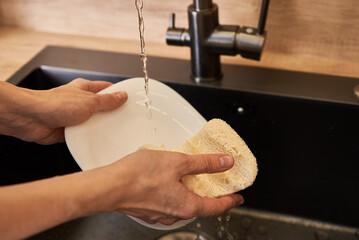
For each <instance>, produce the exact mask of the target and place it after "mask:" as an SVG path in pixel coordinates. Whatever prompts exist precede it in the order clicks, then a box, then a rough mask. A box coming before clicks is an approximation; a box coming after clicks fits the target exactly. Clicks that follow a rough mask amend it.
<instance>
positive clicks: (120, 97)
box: [0, 79, 127, 144]
mask: <svg viewBox="0 0 359 240" xmlns="http://www.w3.org/2000/svg"><path fill="white" fill-rule="evenodd" d="M110 85H111V83H109V82H102V81H88V80H84V79H76V80H74V81H72V82H70V83H69V84H66V85H63V86H60V87H57V88H53V89H50V90H42V91H36V90H30V89H25V88H19V87H16V86H13V85H11V84H9V83H1V85H0V87H1V89H0V100H1V101H0V133H1V134H5V135H10V136H14V137H17V138H20V139H23V140H25V141H29V142H37V143H40V144H52V143H56V142H62V141H64V127H66V126H71V125H76V124H79V123H81V122H84V121H86V120H87V119H89V118H90V117H91V116H92V115H93V114H94V113H96V112H97V111H106V110H112V109H115V108H118V107H120V106H121V105H122V104H124V103H125V102H126V100H127V94H126V93H125V92H116V93H111V94H96V93H97V92H99V91H100V90H102V89H104V88H107V87H109V86H110Z"/></svg>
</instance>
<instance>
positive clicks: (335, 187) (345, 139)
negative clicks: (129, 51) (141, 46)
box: [0, 47, 359, 239]
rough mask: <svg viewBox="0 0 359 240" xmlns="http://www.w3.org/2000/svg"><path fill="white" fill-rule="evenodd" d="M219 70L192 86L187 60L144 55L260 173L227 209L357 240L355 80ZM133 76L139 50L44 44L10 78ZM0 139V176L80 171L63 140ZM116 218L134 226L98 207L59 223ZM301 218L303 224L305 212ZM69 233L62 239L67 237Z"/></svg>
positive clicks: (42, 83)
mask: <svg viewBox="0 0 359 240" xmlns="http://www.w3.org/2000/svg"><path fill="white" fill-rule="evenodd" d="M223 71H224V74H225V78H224V79H223V80H222V82H221V83H216V84H201V85H198V84H195V83H192V82H191V81H190V79H189V63H188V62H187V61H182V60H174V59H164V58H156V57H152V58H151V57H149V72H150V76H151V77H152V78H155V79H157V80H161V81H163V82H165V83H166V84H168V85H169V86H171V87H172V88H173V89H175V90H176V91H177V92H178V93H180V94H181V95H182V96H183V97H184V98H185V99H187V101H189V102H190V103H191V104H192V105H193V106H194V107H195V108H196V109H197V110H198V111H199V112H200V113H201V114H202V115H203V116H204V117H205V118H206V119H208V120H209V119H212V118H221V119H224V120H225V121H227V122H228V123H229V124H230V125H231V126H232V127H233V128H234V129H235V130H236V131H237V132H238V133H239V135H240V136H241V137H242V138H243V139H244V140H245V141H246V142H247V144H248V146H249V147H250V148H251V150H252V152H253V154H254V155H255V156H256V157H257V162H258V168H259V173H258V177H257V179H256V181H255V183H254V185H253V186H252V187H250V188H248V189H247V190H245V191H243V192H242V194H243V195H244V197H245V200H246V201H245V204H244V206H243V207H240V208H239V209H237V210H235V211H234V214H235V216H236V214H239V215H238V218H240V216H241V214H242V215H245V214H248V212H245V213H243V210H241V209H244V211H254V212H257V211H259V212H263V211H264V212H265V213H267V214H269V215H266V216H269V217H268V219H271V220H273V219H276V221H277V220H278V219H282V218H278V217H274V218H271V217H270V216H274V215H275V216H278V214H279V215H280V216H282V215H283V216H288V217H290V218H291V217H294V218H298V217H299V218H300V219H308V222H311V221H319V222H321V223H326V224H329V225H328V226H335V227H333V228H331V229H332V230H333V229H340V228H339V226H341V227H343V228H345V229H346V230H347V229H351V230H350V231H349V232H348V233H350V234H348V235H345V236H344V235H343V236H342V235H341V237H339V238H338V236H337V235H336V236H337V238H336V239H358V235H356V236H355V234H358V231H359V218H358V214H359V100H358V99H357V98H356V97H355V95H354V94H353V88H354V86H355V85H357V84H359V79H354V78H344V77H334V76H326V75H316V74H308V73H299V72H289V71H278V70H271V69H264V68H254V67H244V66H232V65H224V67H223ZM141 75H142V74H141V67H140V59H139V57H138V56H134V55H126V54H116V53H109V52H97V51H88V50H78V49H70V48H58V47H48V48H46V49H45V50H44V51H43V52H41V53H40V54H39V55H38V56H37V57H35V58H34V59H33V60H32V61H31V62H30V63H28V64H27V65H26V66H24V67H23V68H22V69H21V70H20V71H19V72H18V73H16V74H15V75H14V76H13V77H12V78H10V79H9V82H11V83H14V84H17V85H19V86H22V87H26V88H32V89H48V88H52V87H56V86H59V85H62V84H66V83H68V82H69V81H71V80H72V79H75V78H79V77H81V78H86V79H90V80H107V81H111V82H114V83H115V82H118V81H121V80H123V79H127V78H129V77H131V76H136V77H137V76H141ZM0 144H1V146H2V149H3V150H2V151H1V153H0V159H1V161H2V167H1V169H0V184H1V185H5V184H13V183H19V182H25V181H31V180H35V179H41V178H46V177H50V176H54V175H60V174H66V173H70V172H74V171H80V169H79V167H78V166H77V164H76V162H75V161H74V160H73V158H72V157H71V154H70V153H69V152H68V150H67V147H66V145H65V144H55V145H51V146H41V145H37V144H33V143H26V142H23V141H20V140H17V139H13V138H10V137H7V136H0ZM241 211H242V212H241ZM271 214H272V215H271ZM273 214H274V215H273ZM114 216H115V217H114ZM256 216H259V215H258V214H257V215H256ZM260 216H262V215H260ZM117 218H118V219H117ZM234 218H236V217H234ZM106 219H107V220H106ZM114 219H117V220H116V221H120V220H121V221H122V222H126V224H129V226H130V229H131V228H134V229H137V228H141V227H140V226H138V225H137V224H135V223H132V222H131V220H128V219H127V218H126V217H124V216H121V215H120V214H117V215H116V214H115V215H106V214H102V215H98V216H94V217H92V218H86V219H82V220H76V221H74V222H72V223H67V224H65V225H64V226H63V229H62V230H61V231H62V232H63V231H65V230H64V229H72V228H76V226H77V225H81V221H83V222H87V223H88V222H93V221H95V222H97V221H100V222H101V221H102V222H103V223H104V224H109V222H111V221H115V220H114ZM309 219H310V220H309ZM203 221H205V222H206V221H210V220H203ZM238 221H240V220H238ZM128 222H131V223H128ZM297 222H298V221H297ZM299 222H300V223H301V224H302V225H301V226H309V225H310V224H309V225H308V224H307V225H306V224H305V220H301V221H299ZM111 224H114V223H113V222H112V223H111ZM111 224H109V225H106V227H102V228H101V224H98V225H97V226H98V228H99V229H98V231H99V232H101V231H102V232H103V234H105V232H106V234H108V235H106V236H107V237H106V239H115V238H111V237H108V236H110V235H111V234H109V233H108V231H113V232H116V231H117V230H116V228H115V227H112V228H111V227H110V226H112V225H111ZM115 225H116V224H115ZM272 225H273V224H272ZM314 225H315V224H314ZM314 225H313V224H312V225H311V227H312V228H313V226H314ZM126 226H127V225H126ZM273 226H274V225H273ZM276 226H277V228H278V229H279V227H278V225H276ZM315 226H324V225H320V224H318V225H315ZM325 226H327V225H325ZM232 228H233V229H236V226H234V227H232ZM59 229H61V226H60V227H57V228H55V229H53V230H50V231H48V232H46V233H43V234H42V235H41V234H40V235H39V236H38V237H37V238H36V237H35V238H34V239H42V238H41V236H42V237H43V236H50V235H51V233H52V232H53V233H55V232H56V234H58V231H60V230H59ZM85 229H86V228H81V231H86V230H85ZM325 229H327V228H325ZM51 231H52V232H51ZM71 231H72V230H71ZM79 231H80V230H79ZM89 231H90V230H89ZM118 231H121V230H118ZM233 231H235V230H233ZM313 231H314V230H313ZM320 231H321V230H320ZM92 232H93V230H92ZM142 232H146V234H148V235H146V234H145V235H143V237H144V236H146V239H147V238H149V239H151V238H155V237H158V236H160V235H161V234H160V233H158V232H157V231H152V230H142ZM149 233H151V234H152V235H151V234H149ZM44 234H45V235H44ZM46 234H47V235H46ZM49 234H50V235H49ZM143 234H144V233H143ZM248 234H249V233H248ZM313 234H314V233H313ZM75 235H76V234H75ZM75 235H73V234H72V235H71V234H70V235H68V236H67V238H63V239H75V238H72V237H73V236H75ZM289 235H290V233H289ZM314 235H315V234H314ZM314 235H313V236H314ZM76 236H87V237H89V235H86V234H83V235H81V234H80V235H76ZM91 236H92V235H91ZM103 236H105V235H103ZM111 236H117V237H119V236H120V235H118V234H114V235H111ZM150 236H151V237H150ZM297 236H299V235H298V234H297ZM303 236H304V235H303ZM122 237H123V238H122V239H133V238H126V237H124V236H122ZM267 237H268V236H267ZM272 238H273V237H272ZM43 239H46V238H43ZM76 239H85V238H81V237H78V238H76ZM93 239H103V238H93ZM259 239H260V238H259ZM283 239H307V238H294V237H292V238H291V237H288V236H287V237H286V238H283ZM308 239H309V238H308Z"/></svg>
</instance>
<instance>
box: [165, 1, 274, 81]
mask: <svg viewBox="0 0 359 240" xmlns="http://www.w3.org/2000/svg"><path fill="white" fill-rule="evenodd" d="M268 5H269V0H263V2H262V9H261V14H260V18H259V24H258V28H257V29H255V28H250V27H239V26H236V25H220V24H219V21H218V5H217V4H215V3H213V2H212V0H194V1H193V4H192V5H190V6H189V7H188V22H189V28H188V29H184V28H177V27H175V14H174V13H172V14H171V16H170V26H169V28H168V29H167V34H166V40H167V44H169V45H176V46H189V47H190V48H191V67H192V74H191V78H192V79H193V80H194V81H195V82H208V81H216V80H220V79H221V78H222V75H223V74H222V71H221V64H220V55H232V56H234V55H237V54H240V55H241V56H242V57H245V58H250V59H254V60H259V59H260V56H261V53H262V49H263V46H264V42H265V36H266V32H265V31H264V26H265V21H266V15H267V11H268Z"/></svg>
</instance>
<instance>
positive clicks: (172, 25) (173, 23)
mask: <svg viewBox="0 0 359 240" xmlns="http://www.w3.org/2000/svg"><path fill="white" fill-rule="evenodd" d="M175 20H176V14H175V13H171V14H170V25H169V28H171V29H173V28H175Z"/></svg>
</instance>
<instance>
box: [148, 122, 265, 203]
mask: <svg viewBox="0 0 359 240" xmlns="http://www.w3.org/2000/svg"><path fill="white" fill-rule="evenodd" d="M143 148H145V149H155V150H169V151H176V152H182V153H187V154H208V153H225V154H229V155H232V156H233V158H234V166H233V168H231V169H230V170H228V171H225V172H221V173H212V174H198V175H188V176H184V177H183V178H182V181H183V183H184V184H185V186H186V187H187V188H188V189H189V190H191V191H193V192H195V193H196V194H198V195H200V196H202V197H204V196H207V197H218V196H223V195H227V194H231V193H234V192H237V191H240V190H243V189H245V188H247V187H249V186H251V185H252V184H253V182H254V180H255V178H256V176H257V172H258V169H257V162H256V158H255V157H254V156H253V154H252V152H251V151H250V150H249V148H248V146H247V145H246V143H245V142H244V141H243V140H242V138H241V137H239V136H238V134H237V133H236V132H235V131H234V130H233V129H232V128H231V127H230V126H229V125H228V124H227V123H226V122H225V121H223V120H221V119H212V120H211V121H209V122H208V123H207V124H206V125H205V126H204V127H203V129H202V130H201V131H199V132H198V134H197V135H195V136H194V137H192V138H191V139H189V140H188V141H186V142H185V143H184V144H183V145H182V146H179V147H177V148H174V149H166V148H165V147H164V146H160V147H156V146H151V145H145V146H143Z"/></svg>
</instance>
